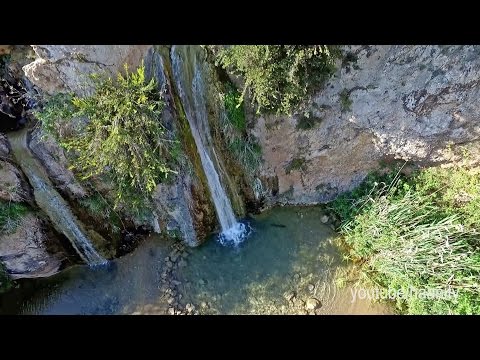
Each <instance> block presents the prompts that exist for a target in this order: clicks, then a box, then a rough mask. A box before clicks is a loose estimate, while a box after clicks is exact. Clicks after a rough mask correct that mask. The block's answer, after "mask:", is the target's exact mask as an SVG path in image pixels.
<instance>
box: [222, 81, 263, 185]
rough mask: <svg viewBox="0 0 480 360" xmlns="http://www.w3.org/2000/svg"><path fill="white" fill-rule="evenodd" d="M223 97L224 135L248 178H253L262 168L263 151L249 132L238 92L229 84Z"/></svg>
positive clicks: (229, 148)
mask: <svg viewBox="0 0 480 360" xmlns="http://www.w3.org/2000/svg"><path fill="white" fill-rule="evenodd" d="M222 96H223V103H224V107H225V117H224V118H223V119H221V120H222V121H221V126H222V134H223V135H224V136H225V140H226V143H227V146H228V150H229V151H230V153H231V154H232V155H233V157H234V159H235V160H236V161H238V162H239V163H240V164H241V165H242V166H243V168H244V169H245V171H246V174H247V175H248V176H252V175H253V174H254V172H255V171H256V170H257V169H258V167H259V166H260V163H261V159H262V149H261V147H260V145H259V144H258V142H257V141H256V139H255V138H254V137H253V135H251V134H249V133H248V132H247V122H246V119H245V109H244V107H243V104H242V103H241V102H240V97H241V94H240V93H239V92H238V90H237V89H236V88H235V87H234V86H233V85H232V84H230V83H229V84H227V86H226V91H225V93H224V94H222Z"/></svg>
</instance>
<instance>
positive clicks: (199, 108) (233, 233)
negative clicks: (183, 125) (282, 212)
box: [171, 46, 247, 245]
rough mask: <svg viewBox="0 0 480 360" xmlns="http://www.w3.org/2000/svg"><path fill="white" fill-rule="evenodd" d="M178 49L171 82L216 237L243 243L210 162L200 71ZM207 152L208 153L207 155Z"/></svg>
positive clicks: (174, 50)
mask: <svg viewBox="0 0 480 360" xmlns="http://www.w3.org/2000/svg"><path fill="white" fill-rule="evenodd" d="M180 52H181V50H179V49H178V47H177V46H173V47H172V50H171V60H172V70H173V77H174V81H175V84H176V87H177V90H178V93H179V96H180V99H181V101H182V104H183V108H184V110H185V114H186V117H187V120H188V123H189V125H190V129H191V132H192V136H193V138H194V140H195V145H196V147H197V151H198V153H199V155H200V160H201V163H202V167H203V170H204V172H205V176H206V178H207V182H208V186H209V189H210V193H211V196H212V199H213V203H214V205H215V210H216V213H217V217H218V220H219V222H220V226H221V228H222V232H221V234H220V236H219V240H220V242H221V243H223V244H226V243H233V244H235V245H237V244H239V243H240V242H242V241H243V240H244V239H245V237H246V235H247V227H246V225H245V224H242V223H240V222H237V220H236V219H235V215H234V213H233V209H232V204H231V203H230V199H229V198H228V196H227V194H226V192H225V190H224V188H223V186H222V183H221V181H220V176H219V174H218V172H217V170H216V168H215V165H214V163H213V161H212V156H211V155H213V156H215V149H214V147H213V146H212V145H211V143H212V142H211V138H210V129H209V125H208V116H207V107H206V103H205V84H204V80H203V77H202V72H201V69H200V68H199V65H198V63H197V61H196V59H195V57H194V56H195V54H193V55H194V56H193V57H188V58H187V56H186V53H185V52H184V53H183V55H184V56H185V58H182V56H181V54H180ZM209 150H210V154H209Z"/></svg>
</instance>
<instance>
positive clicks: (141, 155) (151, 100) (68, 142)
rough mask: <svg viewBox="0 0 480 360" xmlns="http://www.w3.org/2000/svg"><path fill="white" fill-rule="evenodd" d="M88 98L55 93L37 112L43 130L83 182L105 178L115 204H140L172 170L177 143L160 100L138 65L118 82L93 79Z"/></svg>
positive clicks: (97, 76)
mask: <svg viewBox="0 0 480 360" xmlns="http://www.w3.org/2000/svg"><path fill="white" fill-rule="evenodd" d="M92 80H93V85H94V92H93V94H92V95H90V96H87V97H83V98H81V97H77V96H73V95H71V94H58V95H56V96H54V97H52V98H51V99H50V100H49V101H48V102H47V103H46V104H45V106H44V108H43V110H42V111H39V112H38V113H37V116H38V118H39V119H40V120H41V121H42V123H43V126H44V127H45V129H46V130H47V131H49V132H51V133H52V134H53V135H54V136H56V138H57V140H58V142H59V143H60V144H61V145H62V146H63V147H64V148H65V149H67V150H69V151H70V153H71V154H72V155H73V156H74V157H75V160H74V161H73V162H72V163H73V165H72V168H74V169H75V170H77V171H78V172H79V173H80V174H82V177H83V179H88V178H90V177H92V176H98V175H102V174H106V175H107V176H108V178H109V179H110V180H111V182H112V183H113V184H114V187H115V191H116V202H115V205H118V204H119V203H120V202H123V203H127V204H128V205H129V206H131V207H133V208H138V207H140V206H142V205H143V204H144V202H145V199H147V198H148V197H149V196H150V194H151V193H152V192H153V191H154V189H155V187H156V185H157V183H159V182H162V181H165V180H166V179H167V178H168V177H169V175H171V174H172V173H174V172H175V171H174V170H173V166H174V162H175V158H174V149H175V146H176V141H175V140H174V139H172V137H171V134H170V133H169V132H168V131H167V129H166V128H165V127H164V126H163V125H162V122H161V113H162V110H163V107H164V101H163V100H162V98H161V96H160V92H159V91H158V89H157V86H156V82H155V79H153V78H152V79H151V80H150V81H147V80H146V78H145V69H144V66H143V65H142V66H141V67H139V68H138V69H137V70H136V71H134V72H132V73H130V72H129V71H128V68H127V67H126V66H125V74H124V75H122V74H118V76H117V79H116V81H114V80H113V79H111V78H109V77H104V76H99V75H92Z"/></svg>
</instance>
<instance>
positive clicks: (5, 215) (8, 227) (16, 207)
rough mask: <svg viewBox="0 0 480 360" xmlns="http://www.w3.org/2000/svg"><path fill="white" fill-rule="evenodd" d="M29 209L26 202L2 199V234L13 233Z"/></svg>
mask: <svg viewBox="0 0 480 360" xmlns="http://www.w3.org/2000/svg"><path fill="white" fill-rule="evenodd" d="M28 211H29V209H28V207H27V206H26V205H24V204H21V203H15V202H5V201H0V235H2V234H10V233H12V232H13V231H14V230H15V229H16V228H17V226H18V225H19V224H20V221H21V219H22V217H23V216H24V215H25V214H26V213H27V212H28Z"/></svg>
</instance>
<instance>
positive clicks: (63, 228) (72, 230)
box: [7, 129, 107, 265]
mask: <svg viewBox="0 0 480 360" xmlns="http://www.w3.org/2000/svg"><path fill="white" fill-rule="evenodd" d="M7 136H8V139H9V141H10V144H11V146H12V150H13V154H14V155H15V158H16V159H17V162H18V163H19V165H20V167H21V168H22V170H23V173H24V174H25V176H26V177H27V178H28V180H29V182H30V184H31V185H32V187H33V192H34V197H35V202H36V203H37V205H38V206H39V207H40V208H41V209H42V210H43V211H44V212H45V213H46V214H47V215H48V217H49V218H50V220H51V221H52V224H53V225H54V227H55V228H56V229H57V230H58V231H59V232H61V233H63V234H64V235H65V236H66V237H67V238H68V240H69V241H70V243H71V244H72V246H73V248H74V249H75V251H76V252H77V253H78V255H79V256H80V257H81V258H82V260H83V261H85V262H86V263H87V264H88V265H100V264H104V263H107V260H106V259H105V258H103V257H102V256H101V255H100V254H99V253H98V252H97V251H96V250H95V248H94V247H93V246H92V243H91V241H90V239H89V238H88V236H87V233H86V231H85V229H84V228H83V226H82V224H81V223H80V222H79V221H78V220H77V218H76V217H75V215H74V214H73V213H72V211H71V210H70V208H69V206H68V204H67V203H66V202H65V200H64V199H63V198H62V197H61V196H60V194H59V193H58V192H57V191H56V190H55V188H54V187H53V185H52V184H51V183H50V180H49V179H48V176H47V175H46V174H45V173H44V170H43V167H42V166H41V165H40V163H39V162H38V160H36V159H35V158H34V157H33V155H32V154H31V153H30V150H29V149H28V145H27V129H23V130H20V131H16V132H12V133H9V134H8V135H7Z"/></svg>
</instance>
